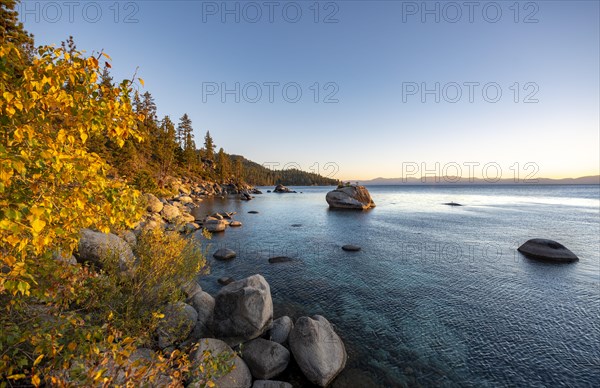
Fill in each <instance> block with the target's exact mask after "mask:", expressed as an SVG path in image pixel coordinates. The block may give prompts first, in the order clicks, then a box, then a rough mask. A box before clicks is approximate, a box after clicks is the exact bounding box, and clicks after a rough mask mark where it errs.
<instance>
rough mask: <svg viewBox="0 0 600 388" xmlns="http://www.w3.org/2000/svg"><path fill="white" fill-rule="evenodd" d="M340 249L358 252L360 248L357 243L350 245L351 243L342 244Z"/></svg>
mask: <svg viewBox="0 0 600 388" xmlns="http://www.w3.org/2000/svg"><path fill="white" fill-rule="evenodd" d="M342 249H343V250H345V251H347V252H358V251H360V250H361V248H360V247H359V246H358V245H352V244H348V245H344V246H343V247H342Z"/></svg>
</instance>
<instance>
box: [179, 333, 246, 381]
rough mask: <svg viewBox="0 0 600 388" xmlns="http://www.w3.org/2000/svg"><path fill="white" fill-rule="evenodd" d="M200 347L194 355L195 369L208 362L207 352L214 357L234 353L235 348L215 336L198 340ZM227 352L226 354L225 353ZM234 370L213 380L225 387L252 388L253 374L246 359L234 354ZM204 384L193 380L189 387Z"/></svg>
mask: <svg viewBox="0 0 600 388" xmlns="http://www.w3.org/2000/svg"><path fill="white" fill-rule="evenodd" d="M198 345H199V346H198V349H197V350H196V351H195V352H194V354H193V355H192V362H193V363H194V365H195V368H194V369H195V370H198V366H200V365H201V364H203V363H204V362H207V361H208V360H205V354H204V353H205V352H208V353H209V354H210V358H211V359H214V358H216V357H218V356H220V355H222V356H226V355H234V354H235V353H234V352H233V350H232V349H231V348H230V347H229V346H228V345H227V344H226V343H225V342H223V341H220V340H218V339H214V338H203V339H201V340H200V341H198ZM224 353H225V354H224ZM232 362H233V366H234V368H233V370H232V371H230V372H229V373H227V374H226V375H223V376H219V377H217V378H216V379H214V380H213V382H214V383H215V386H216V387H223V388H250V387H251V386H252V375H251V374H250V370H249V369H248V367H247V366H246V364H245V363H244V361H243V360H242V359H241V358H240V357H239V356H237V355H235V356H233V360H232ZM200 386H204V385H201V384H200V383H198V382H192V383H191V384H189V385H188V387H193V388H195V387H200Z"/></svg>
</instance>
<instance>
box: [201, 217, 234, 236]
mask: <svg viewBox="0 0 600 388" xmlns="http://www.w3.org/2000/svg"><path fill="white" fill-rule="evenodd" d="M202 225H203V226H204V228H205V229H206V230H208V231H209V232H211V233H217V232H223V231H225V228H227V226H229V222H227V221H225V220H223V219H221V220H217V219H215V218H213V217H207V218H206V219H205V220H204V223H203V224H202Z"/></svg>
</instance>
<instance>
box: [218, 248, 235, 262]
mask: <svg viewBox="0 0 600 388" xmlns="http://www.w3.org/2000/svg"><path fill="white" fill-rule="evenodd" d="M235 256H236V253H235V251H233V250H231V249H229V248H221V249H219V250H217V251H216V252H215V253H213V257H214V258H215V259H217V260H231V259H234V258H235Z"/></svg>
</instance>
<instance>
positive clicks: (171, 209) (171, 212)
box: [160, 205, 181, 222]
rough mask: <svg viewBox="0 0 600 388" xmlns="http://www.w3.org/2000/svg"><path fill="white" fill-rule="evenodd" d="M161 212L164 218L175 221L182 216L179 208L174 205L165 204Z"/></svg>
mask: <svg viewBox="0 0 600 388" xmlns="http://www.w3.org/2000/svg"><path fill="white" fill-rule="evenodd" d="M160 214H162V216H163V218H164V219H165V220H167V221H168V222H175V221H176V220H177V218H179V217H181V212H180V211H179V208H177V207H176V206H173V205H164V207H163V209H162V211H161V212H160Z"/></svg>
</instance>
